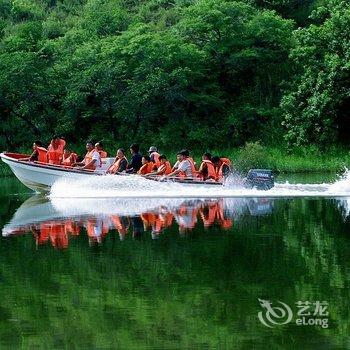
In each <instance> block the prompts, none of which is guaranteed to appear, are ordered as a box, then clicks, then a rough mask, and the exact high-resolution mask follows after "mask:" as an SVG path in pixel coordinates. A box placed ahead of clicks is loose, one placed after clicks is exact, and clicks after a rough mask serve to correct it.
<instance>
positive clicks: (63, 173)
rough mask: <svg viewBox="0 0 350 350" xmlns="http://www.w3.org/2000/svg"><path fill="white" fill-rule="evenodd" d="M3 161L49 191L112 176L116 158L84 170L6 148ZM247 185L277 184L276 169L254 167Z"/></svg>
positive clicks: (38, 188) (211, 183)
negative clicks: (63, 182) (59, 185)
mask: <svg viewBox="0 0 350 350" xmlns="http://www.w3.org/2000/svg"><path fill="white" fill-rule="evenodd" d="M0 157H1V159H2V161H3V162H5V163H6V164H7V165H8V166H9V167H10V168H11V170H12V172H13V173H14V175H15V176H16V177H17V178H18V180H19V181H21V182H22V183H23V184H24V185H25V186H27V187H28V188H30V189H32V190H34V191H36V192H38V193H46V192H49V191H50V188H51V186H52V185H53V184H54V183H55V182H56V181H57V180H60V179H62V178H66V179H68V180H69V179H74V180H76V181H80V180H85V179H87V178H88V177H91V176H109V175H107V174H106V170H107V169H108V168H109V166H110V165H111V164H112V163H113V161H114V159H115V158H103V161H102V167H101V169H99V170H96V171H92V170H82V169H77V168H72V167H67V166H63V165H53V164H48V163H39V162H36V161H33V162H32V161H27V160H25V161H24V160H21V159H22V158H28V157H29V156H28V155H26V154H21V153H10V152H4V153H1V154H0ZM118 176H139V175H133V174H123V173H122V174H118ZM145 178H146V179H147V180H150V181H172V182H178V183H182V184H187V185H189V184H190V185H194V186H196V185H202V186H203V185H204V186H223V185H224V183H223V182H217V181H203V180H200V179H196V178H185V179H183V178H177V177H171V178H164V177H159V176H145ZM242 185H244V186H245V187H250V188H251V187H256V188H258V189H262V190H267V189H270V188H272V187H273V186H274V178H273V175H272V172H271V171H270V170H266V169H251V170H250V171H249V172H248V176H247V178H246V179H243V180H242Z"/></svg>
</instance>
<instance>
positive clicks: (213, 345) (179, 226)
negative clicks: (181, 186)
mask: <svg viewBox="0 0 350 350" xmlns="http://www.w3.org/2000/svg"><path fill="white" fill-rule="evenodd" d="M318 179H319V178H317V180H318ZM308 180H310V179H308ZM0 187H1V191H0V192H1V205H0V220H1V228H2V237H1V238H0V240H1V242H0V283H1V288H0V300H1V303H0V348H24V349H48V348H57V349H116V348H120V349H345V348H349V347H350V317H349V312H350V309H349V306H350V303H349V296H350V295H349V290H350V289H349V284H350V217H349V213H348V209H347V208H349V204H350V199H349V198H322V197H315V198H278V199H271V198H238V199H234V200H231V201H230V200H227V199H225V200H223V199H216V200H199V199H191V200H184V201H183V202H179V201H174V205H172V204H171V201H170V202H169V201H168V202H167V203H166V205H165V204H164V203H161V202H160V203H159V206H157V205H156V206H153V207H152V209H147V205H146V206H144V207H145V208H146V209H147V210H146V209H145V210H142V209H140V210H139V211H138V209H137V208H142V207H143V206H142V205H140V203H139V202H138V205H137V206H136V207H135V208H133V209H134V211H135V213H133V214H132V215H126V214H125V213H123V212H122V213H120V212H118V210H116V212H115V213H113V212H112V213H111V212H108V213H107V214H105V215H102V214H95V213H93V212H92V213H89V212H88V211H86V210H83V209H81V210H80V211H79V210H77V211H76V212H74V215H73V214H72V215H71V216H70V215H67V212H65V214H60V213H59V212H57V210H56V209H55V207H54V206H53V205H52V204H51V203H50V201H47V200H46V199H45V198H42V197H32V195H33V194H32V193H31V192H30V191H29V190H27V189H26V188H25V187H23V186H22V185H21V184H19V182H18V181H17V180H16V179H14V178H2V179H1V185H0ZM143 201H147V199H144V200H143ZM141 204H144V203H141ZM108 205H109V204H106V207H107V206H108ZM122 207H125V206H122ZM259 299H260V300H261V301H259ZM262 300H265V301H268V302H270V303H271V304H270V308H268V307H266V305H267V304H266V302H265V304H264V305H265V306H262V305H261V303H264V302H263V301H262ZM259 313H260V317H259ZM298 322H299V324H298ZM315 323H316V324H315Z"/></svg>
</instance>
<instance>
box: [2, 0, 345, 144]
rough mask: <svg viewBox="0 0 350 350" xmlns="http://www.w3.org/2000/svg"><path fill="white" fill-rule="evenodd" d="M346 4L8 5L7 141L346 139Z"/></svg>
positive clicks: (247, 0) (97, 0)
mask: <svg viewBox="0 0 350 350" xmlns="http://www.w3.org/2000/svg"><path fill="white" fill-rule="evenodd" d="M349 27H350V3H349V2H348V1H342V0H241V1H229V0H227V1H225V0H61V1H58V0H57V1H56V0H35V1H34V0H0V115H1V121H2V122H1V124H0V147H1V148H2V149H5V148H6V149H19V148H21V147H22V148H23V147H24V148H25V147H30V145H31V142H32V140H33V139H41V140H43V141H44V142H48V141H49V139H50V137H51V135H53V134H59V135H64V136H65V137H66V139H67V140H68V141H69V142H71V143H73V144H79V143H81V142H84V141H85V140H86V139H88V138H92V139H94V140H101V139H103V140H104V141H105V143H107V144H110V145H122V146H128V145H129V143H130V142H133V141H136V142H140V143H145V144H148V145H150V144H156V145H158V146H160V147H164V148H165V147H166V148H167V149H169V147H171V148H176V147H183V146H186V147H189V148H192V149H195V148H197V149H200V148H202V149H203V148H204V149H208V148H214V147H215V148H216V149H220V148H223V147H226V148H227V146H229V147H231V146H232V147H233V146H239V145H242V144H244V143H245V142H246V141H256V140H260V141H262V142H263V143H265V144H268V145H283V144H285V145H304V144H310V143H314V144H316V145H322V146H327V145H331V144H346V143H347V142H348V141H349V134H350V123H349V120H350V117H349V107H350V89H349V86H350V31H349Z"/></svg>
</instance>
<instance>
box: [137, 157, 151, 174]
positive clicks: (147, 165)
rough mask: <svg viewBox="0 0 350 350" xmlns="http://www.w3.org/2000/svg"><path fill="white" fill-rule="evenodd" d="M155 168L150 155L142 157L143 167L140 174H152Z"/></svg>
mask: <svg viewBox="0 0 350 350" xmlns="http://www.w3.org/2000/svg"><path fill="white" fill-rule="evenodd" d="M153 170H154V163H153V162H151V158H150V157H149V156H143V157H142V167H141V168H140V170H139V171H138V172H137V174H139V175H147V174H150V173H151V172H152V171H153Z"/></svg>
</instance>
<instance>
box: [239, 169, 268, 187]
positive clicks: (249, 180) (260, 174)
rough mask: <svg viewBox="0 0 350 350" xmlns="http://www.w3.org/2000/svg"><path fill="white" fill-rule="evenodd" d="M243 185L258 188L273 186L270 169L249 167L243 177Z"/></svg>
mask: <svg viewBox="0 0 350 350" xmlns="http://www.w3.org/2000/svg"><path fill="white" fill-rule="evenodd" d="M245 186H247V187H250V188H253V187H255V188H257V189H258V190H269V189H271V188H272V187H274V186H275V178H274V176H273V174H272V170H268V169H250V170H249V171H248V175H247V177H246V179H245Z"/></svg>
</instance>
